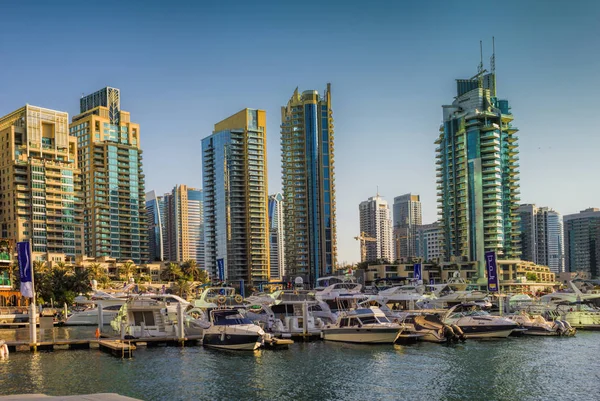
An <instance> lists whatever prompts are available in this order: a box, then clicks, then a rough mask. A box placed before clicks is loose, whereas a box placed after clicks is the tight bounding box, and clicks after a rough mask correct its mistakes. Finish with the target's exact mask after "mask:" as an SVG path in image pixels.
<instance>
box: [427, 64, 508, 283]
mask: <svg viewBox="0 0 600 401" xmlns="http://www.w3.org/2000/svg"><path fill="white" fill-rule="evenodd" d="M480 71H481V72H480V73H479V74H477V75H476V76H475V77H473V78H469V79H458V80H457V82H456V83H457V85H456V86H457V93H456V97H455V99H454V101H453V102H452V104H451V105H447V106H442V108H443V120H444V123H443V125H442V126H441V127H440V134H439V136H438V139H437V140H436V141H435V143H436V144H437V145H438V146H437V148H436V153H437V161H436V165H437V168H436V170H437V184H438V186H437V189H438V209H439V214H440V215H441V226H442V227H441V228H442V232H443V234H444V241H445V242H444V250H445V255H444V256H445V258H446V259H447V260H453V259H455V258H461V259H468V260H472V261H477V262H478V273H477V275H478V278H479V280H483V278H484V277H485V276H484V252H485V251H492V250H493V251H496V252H497V254H498V256H499V257H500V258H504V259H510V258H515V257H518V256H519V255H520V249H519V235H520V233H519V215H518V211H517V209H518V207H519V176H518V174H519V170H518V168H519V156H518V153H519V151H518V145H517V136H516V135H515V134H516V132H517V128H515V127H513V126H512V121H513V116H512V113H511V110H510V107H509V104H508V101H507V100H500V99H498V97H497V96H496V78H495V73H493V72H492V73H485V71H483V68H481V70H480Z"/></svg>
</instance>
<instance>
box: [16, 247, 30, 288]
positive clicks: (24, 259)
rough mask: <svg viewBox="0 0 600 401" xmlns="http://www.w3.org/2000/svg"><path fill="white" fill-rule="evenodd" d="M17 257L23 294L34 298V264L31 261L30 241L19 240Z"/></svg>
mask: <svg viewBox="0 0 600 401" xmlns="http://www.w3.org/2000/svg"><path fill="white" fill-rule="evenodd" d="M17 259H18V261H19V275H20V277H21V295H22V296H24V297H26V298H33V265H32V263H31V249H30V248H29V242H17Z"/></svg>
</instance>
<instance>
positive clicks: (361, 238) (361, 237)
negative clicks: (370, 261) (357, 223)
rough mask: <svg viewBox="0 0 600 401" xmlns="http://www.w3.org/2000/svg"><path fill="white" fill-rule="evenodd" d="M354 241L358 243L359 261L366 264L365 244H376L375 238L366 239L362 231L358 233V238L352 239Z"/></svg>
mask: <svg viewBox="0 0 600 401" xmlns="http://www.w3.org/2000/svg"><path fill="white" fill-rule="evenodd" d="M354 239H355V240H357V241H360V261H361V262H366V261H367V260H366V259H367V245H366V242H367V241H369V242H377V238H373V237H368V236H366V235H365V233H364V231H363V232H361V233H360V235H359V236H358V237H354Z"/></svg>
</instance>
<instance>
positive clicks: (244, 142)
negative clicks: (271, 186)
mask: <svg viewBox="0 0 600 401" xmlns="http://www.w3.org/2000/svg"><path fill="white" fill-rule="evenodd" d="M265 140H266V113H265V111H264V110H255V109H244V110H242V111H240V112H239V113H236V114H234V115H233V116H231V117H229V118H226V119H225V120H223V121H221V122H219V123H217V124H215V129H214V132H213V134H212V135H210V136H209V137H206V138H204V139H203V140H202V166H203V177H202V179H203V186H204V188H203V189H204V244H205V246H204V250H205V263H206V269H207V270H208V272H209V273H210V274H211V276H212V277H213V279H221V280H227V281H232V280H242V279H243V280H245V282H246V283H249V284H251V285H258V284H260V283H265V282H267V281H269V222H268V215H267V197H268V192H267V151H266V143H265Z"/></svg>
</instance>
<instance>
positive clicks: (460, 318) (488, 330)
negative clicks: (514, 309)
mask: <svg viewBox="0 0 600 401" xmlns="http://www.w3.org/2000/svg"><path fill="white" fill-rule="evenodd" d="M443 322H444V323H446V324H449V325H452V326H454V325H456V326H458V327H460V329H461V330H462V331H463V333H464V334H465V336H466V337H467V338H506V337H508V336H509V335H510V334H511V333H512V332H513V331H515V330H518V329H519V325H518V324H517V323H516V322H514V321H512V320H510V319H507V318H504V317H501V316H492V315H490V314H489V313H488V312H487V311H485V310H483V309H482V307H481V305H480V304H477V303H473V302H472V303H464V304H459V305H456V306H454V307H452V308H450V310H448V312H447V314H446V316H445V317H444V319H443Z"/></svg>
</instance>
